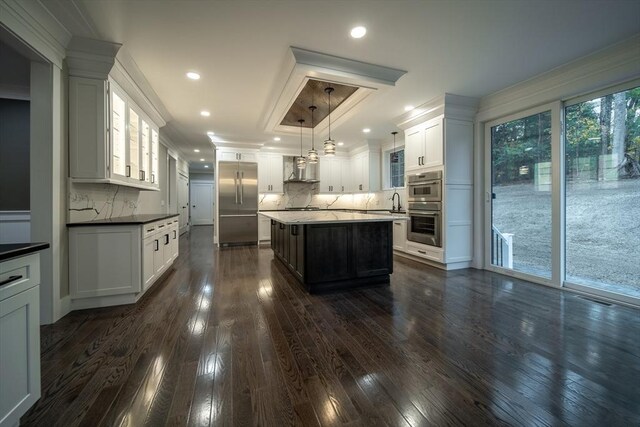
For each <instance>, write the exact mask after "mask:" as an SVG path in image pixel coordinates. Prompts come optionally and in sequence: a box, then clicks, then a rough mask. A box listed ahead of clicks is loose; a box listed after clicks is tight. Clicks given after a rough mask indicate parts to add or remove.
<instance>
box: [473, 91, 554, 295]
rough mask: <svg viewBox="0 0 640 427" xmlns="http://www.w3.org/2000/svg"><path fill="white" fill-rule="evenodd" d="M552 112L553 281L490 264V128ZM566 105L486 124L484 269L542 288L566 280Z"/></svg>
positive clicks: (539, 108) (544, 107) (534, 109)
mask: <svg viewBox="0 0 640 427" xmlns="http://www.w3.org/2000/svg"><path fill="white" fill-rule="evenodd" d="M545 111H551V279H548V278H545V277H540V276H535V275H533V274H529V273H524V272H520V271H515V270H511V269H508V268H504V267H499V266H495V265H493V264H491V254H492V252H491V243H492V238H491V230H492V225H493V224H492V223H493V216H492V198H491V194H492V190H493V188H492V175H493V163H492V158H491V148H492V141H491V128H492V127H494V126H496V125H498V124H501V123H506V122H509V121H512V120H517V119H521V118H524V117H528V116H531V115H534V114H538V113H542V112H545ZM562 120H563V105H562V102H561V101H554V102H550V103H546V104H543V105H539V106H537V107H532V108H528V109H526V110H522V111H519V112H517V113H513V114H509V115H506V116H502V117H499V118H497V119H494V120H491V121H488V122H484V141H485V144H484V164H485V170H484V233H483V234H484V269H485V270H489V271H493V272H496V273H500V274H504V275H507V276H512V277H515V278H518V279H523V280H528V281H530V282H534V283H539V284H542V285H547V286H551V287H554V288H560V287H562V285H563V281H564V185H563V177H562V175H563V174H564V161H560V160H561V159H564V141H563V140H562V132H561V127H562V124H563V121H562Z"/></svg>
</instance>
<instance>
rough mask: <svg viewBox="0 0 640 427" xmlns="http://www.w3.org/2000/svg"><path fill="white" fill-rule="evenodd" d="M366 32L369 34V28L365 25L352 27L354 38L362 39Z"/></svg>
mask: <svg viewBox="0 0 640 427" xmlns="http://www.w3.org/2000/svg"><path fill="white" fill-rule="evenodd" d="M365 34H367V29H366V28H365V27H362V26H358V27H353V28H352V29H351V37H353V38H354V39H361V38H362V37H364V35H365Z"/></svg>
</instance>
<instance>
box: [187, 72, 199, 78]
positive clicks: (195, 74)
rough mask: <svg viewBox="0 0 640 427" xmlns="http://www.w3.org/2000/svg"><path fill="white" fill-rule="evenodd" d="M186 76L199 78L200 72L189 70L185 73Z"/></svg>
mask: <svg viewBox="0 0 640 427" xmlns="http://www.w3.org/2000/svg"><path fill="white" fill-rule="evenodd" d="M187 77H189V78H190V79H191V80H200V74H198V73H196V72H195V71H189V72H188V73H187Z"/></svg>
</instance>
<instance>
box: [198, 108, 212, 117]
mask: <svg viewBox="0 0 640 427" xmlns="http://www.w3.org/2000/svg"><path fill="white" fill-rule="evenodd" d="M200 115H201V116H202V117H209V116H210V115H211V113H210V112H208V111H207V110H202V111H200Z"/></svg>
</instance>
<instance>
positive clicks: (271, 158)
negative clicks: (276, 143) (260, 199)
mask: <svg viewBox="0 0 640 427" xmlns="http://www.w3.org/2000/svg"><path fill="white" fill-rule="evenodd" d="M283 181H284V179H283V157H282V155H281V154H267V153H260V154H259V155H258V192H259V193H283V191H284V190H283V184H282V183H283Z"/></svg>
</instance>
